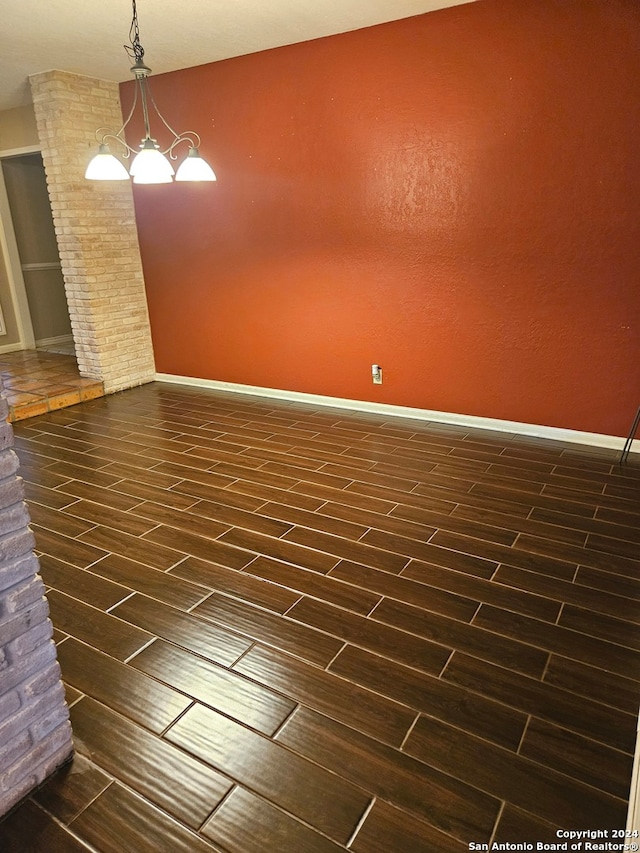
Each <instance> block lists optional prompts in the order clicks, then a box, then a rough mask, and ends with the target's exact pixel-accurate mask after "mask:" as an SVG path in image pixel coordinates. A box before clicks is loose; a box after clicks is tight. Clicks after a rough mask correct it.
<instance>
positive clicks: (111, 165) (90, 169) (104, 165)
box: [84, 143, 129, 181]
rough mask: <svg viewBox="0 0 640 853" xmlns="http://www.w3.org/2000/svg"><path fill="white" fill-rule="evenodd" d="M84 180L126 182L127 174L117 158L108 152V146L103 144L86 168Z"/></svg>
mask: <svg viewBox="0 0 640 853" xmlns="http://www.w3.org/2000/svg"><path fill="white" fill-rule="evenodd" d="M84 176H85V178H88V179H89V180H90V181H126V180H128V179H129V173H128V172H127V170H126V169H125V167H124V166H123V165H122V163H121V162H120V160H118V158H117V157H114V156H113V154H112V153H111V152H110V151H109V146H108V145H105V144H104V143H103V144H102V145H100V150H99V151H98V153H97V154H96V156H95V157H94V158H93V159H92V160H91V161H90V163H89V165H88V166H87V171H86V172H85V173H84Z"/></svg>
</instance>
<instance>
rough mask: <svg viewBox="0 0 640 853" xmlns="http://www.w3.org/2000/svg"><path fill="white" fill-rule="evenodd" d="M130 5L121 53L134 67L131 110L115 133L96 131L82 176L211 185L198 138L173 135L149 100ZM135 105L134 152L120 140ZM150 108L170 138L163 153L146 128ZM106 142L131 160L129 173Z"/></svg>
mask: <svg viewBox="0 0 640 853" xmlns="http://www.w3.org/2000/svg"><path fill="white" fill-rule="evenodd" d="M132 4H133V19H132V21H131V29H130V30H129V41H130V46H129V45H125V50H126V51H127V53H128V54H129V56H130V57H131V59H133V60H134V65H133V67H132V68H131V71H132V73H133V75H134V77H135V78H136V85H135V94H134V98H133V106H132V107H131V112H130V113H129V115H128V116H127V118H126V120H125V123H124V124H123V125H122V127H121V128H120V130H119V131H118V132H117V133H112V132H111V131H109V130H108V129H106V128H99V129H98V130H97V131H96V139H97V140H98V143H99V149H98V153H97V154H96V155H95V157H94V158H93V159H92V160H91V162H90V163H89V165H88V166H87V171H86V172H85V175H84V176H85V178H88V179H89V180H93V181H121V180H126V179H127V178H128V177H129V175H131V177H132V178H133V183H134V184H169V183H171V181H172V180H173V179H174V174H175V180H176V181H215V180H216V176H215V173H214V171H213V169H212V168H211V166H209V164H208V163H207V162H206V161H205V160H203V159H202V157H201V156H200V152H199V148H200V137H199V136H198V134H197V133H195V132H194V131H192V130H188V131H185V132H184V133H176V132H175V130H174V129H173V128H172V127H171V125H170V124H169V123H168V122H167V120H166V119H165V118H164V116H163V115H162V113H161V112H160V110H159V109H158V107H157V104H156V102H155V101H154V99H153V95H152V94H151V89H150V87H149V75H150V74H151V69H150V68H149V67H148V66H147V65H145V63H144V48H143V47H142V45H141V44H140V32H139V30H138V12H137V10H136V0H132ZM138 102H140V106H141V109H142V119H143V122H144V139H143V140H142V141H141V144H140V148H139V149H136V148H132V147H131V146H130V145H129V144H128V143H127V141H126V139H125V138H124V131H125V129H126V127H127V125H128V124H129V122H130V121H131V118H132V117H133V114H134V112H135V109H136V106H137V104H138ZM150 106H151V107H152V108H153V110H154V111H155V113H156V115H157V116H158V118H159V119H160V121H161V122H162V124H163V125H164V126H165V128H166V129H167V130H168V131H169V133H171V134H172V136H173V139H172V141H171V143H170V144H169V146H168V147H167V148H165V149H164V150H160V146H159V145H158V142H157V140H156V139H155V138H154V137H153V136H151V129H150V125H149V107H150ZM109 140H111V141H114V142H118V143H120V145H121V146H122V147H123V149H124V151H123V154H122V156H123V158H125V159H127V158H129V157H131V156H133V160H132V161H131V167H130V169H129V172H127V170H126V169H125V167H124V165H123V164H122V162H121V161H120V160H118V158H117V157H114V155H113V154H112V153H111V151H110V150H109ZM181 142H186V143H187V144H188V146H189V150H188V153H187V156H186V157H185V159H184V161H183V162H182V163H181V164H180V166H179V167H178V171H177V172H175V170H174V168H173V166H172V165H171V161H172V160H177V159H178V157H177V154H175V153H174V152H175V149H176V147H177V146H178V145H180V143H181ZM167 155H168V157H167Z"/></svg>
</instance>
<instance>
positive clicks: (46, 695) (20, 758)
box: [0, 383, 73, 846]
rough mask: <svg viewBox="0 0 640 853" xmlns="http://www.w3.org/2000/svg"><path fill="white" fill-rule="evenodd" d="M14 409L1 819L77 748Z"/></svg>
mask: <svg viewBox="0 0 640 853" xmlns="http://www.w3.org/2000/svg"><path fill="white" fill-rule="evenodd" d="M1 391H2V386H1V383H0V392H1ZM7 412H8V407H7V402H6V400H5V399H4V397H0V816H2V815H4V814H5V813H6V812H7V811H9V809H11V808H12V807H13V806H14V805H15V804H16V803H18V802H19V801H20V800H21V799H22V798H23V797H24V796H26V795H27V794H28V793H29V792H30V791H31V790H33V789H34V788H35V787H37V786H38V785H39V784H40V783H41V782H42V781H43V780H44V779H45V778H46V777H47V776H49V775H50V774H51V773H52V772H53V771H54V770H55V769H56V768H57V767H59V766H60V765H61V764H63V763H64V762H65V761H66V760H67V759H68V758H69V757H70V756H71V755H72V752H73V746H72V741H71V727H70V725H69V711H68V708H67V705H66V702H65V698H64V688H63V685H62V681H61V680H60V668H59V666H58V663H57V660H56V648H55V645H54V643H53V640H52V639H51V637H52V632H53V628H52V626H51V622H50V621H49V607H48V604H47V600H46V598H45V597H44V585H43V583H42V580H41V578H40V577H39V575H38V574H37V572H38V569H39V565H38V560H37V557H36V556H35V555H34V553H33V546H34V539H33V534H32V533H31V531H30V530H29V527H28V524H29V513H28V510H27V506H26V504H25V503H24V501H23V488H22V480H21V478H20V477H19V476H18V474H17V470H18V459H17V457H16V454H15V452H14V451H13V449H12V446H13V431H12V428H11V426H10V425H9V424H8V423H6V417H7ZM0 846H1V845H0Z"/></svg>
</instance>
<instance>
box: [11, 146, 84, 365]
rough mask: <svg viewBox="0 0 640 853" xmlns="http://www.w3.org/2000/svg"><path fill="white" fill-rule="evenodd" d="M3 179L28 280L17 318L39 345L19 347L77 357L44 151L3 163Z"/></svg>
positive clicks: (28, 342) (17, 305) (23, 274)
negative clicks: (63, 353)
mask: <svg viewBox="0 0 640 853" xmlns="http://www.w3.org/2000/svg"><path fill="white" fill-rule="evenodd" d="M2 178H3V184H4V192H5V194H6V203H7V206H8V213H9V218H10V224H11V226H12V231H13V237H14V239H15V247H16V249H17V253H18V261H19V264H20V269H19V271H16V270H14V274H15V273H16V272H19V275H17V276H15V277H16V279H20V278H21V279H22V282H21V283H22V285H23V286H24V297H25V298H24V299H23V300H22V301H20V300H14V305H13V308H14V311H15V312H16V313H17V314H18V317H17V319H18V320H21V321H22V322H21V323H20V324H19V325H22V327H23V329H27V330H28V328H29V326H30V327H31V331H32V341H33V342H32V341H31V340H24V339H23V340H21V341H20V342H19V343H20V344H21V346H18V347H16V349H31V348H33V346H34V345H35V347H36V348H37V349H43V350H48V351H62V352H65V353H67V354H75V350H74V348H73V335H72V331H71V321H70V319H69V309H68V307H67V299H66V295H65V291H64V279H63V277H62V269H61V266H60V257H59V255H58V245H57V242H56V234H55V229H54V226H53V217H52V215H51V205H50V203H49V195H48V191H47V183H46V178H45V172H44V166H43V163H42V157H41V156H40V153H39V152H34V153H30V154H22V155H19V156H14V157H7V158H5V159H3V160H2ZM6 226H7V224H6V223H5V228H6ZM8 260H9V261H10V260H11V259H8ZM25 311H26V312H28V316H27V317H25V316H24V313H25ZM22 337H23V338H24V337H25V336H22ZM27 337H28V338H31V335H28V336H27ZM7 344H11V342H10V341H7Z"/></svg>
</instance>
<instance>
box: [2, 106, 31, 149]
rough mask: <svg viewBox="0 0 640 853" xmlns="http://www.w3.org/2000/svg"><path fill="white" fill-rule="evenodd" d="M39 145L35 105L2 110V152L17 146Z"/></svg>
mask: <svg viewBox="0 0 640 853" xmlns="http://www.w3.org/2000/svg"><path fill="white" fill-rule="evenodd" d="M34 146H36V147H39V142H38V128H37V127H36V118H35V114H34V112H33V106H32V105H31V104H29V105H28V106H26V107H16V108H15V109H13V110H1V111H0V154H2V152H3V151H11V150H14V149H16V148H30V147H34Z"/></svg>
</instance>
